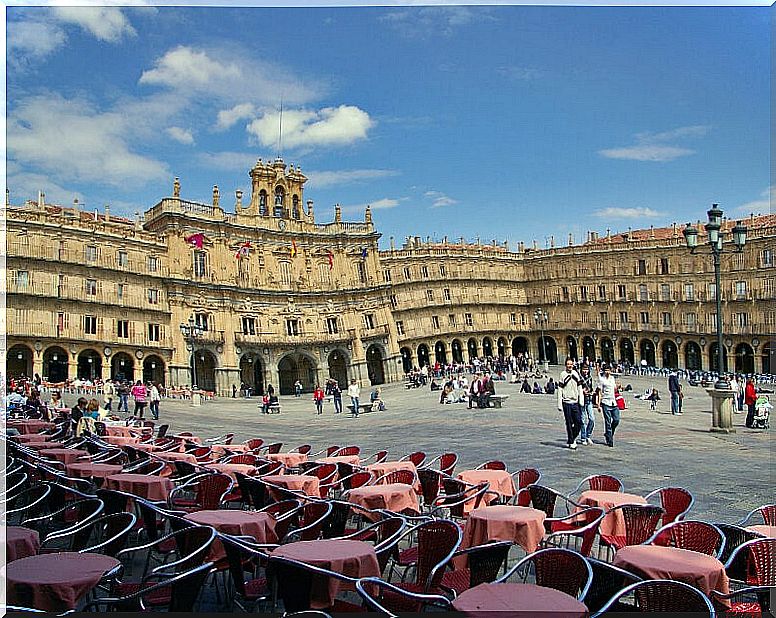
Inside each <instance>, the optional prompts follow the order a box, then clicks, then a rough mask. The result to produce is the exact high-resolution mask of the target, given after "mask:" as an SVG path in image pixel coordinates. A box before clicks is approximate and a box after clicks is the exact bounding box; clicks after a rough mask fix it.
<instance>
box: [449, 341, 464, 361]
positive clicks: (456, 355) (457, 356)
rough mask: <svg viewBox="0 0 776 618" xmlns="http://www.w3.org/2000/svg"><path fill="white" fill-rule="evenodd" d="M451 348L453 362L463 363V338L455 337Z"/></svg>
mask: <svg viewBox="0 0 776 618" xmlns="http://www.w3.org/2000/svg"><path fill="white" fill-rule="evenodd" d="M450 349H451V351H452V356H453V362H454V363H462V362H463V344H462V343H461V340H460V339H453V343H452V344H451V345H450Z"/></svg>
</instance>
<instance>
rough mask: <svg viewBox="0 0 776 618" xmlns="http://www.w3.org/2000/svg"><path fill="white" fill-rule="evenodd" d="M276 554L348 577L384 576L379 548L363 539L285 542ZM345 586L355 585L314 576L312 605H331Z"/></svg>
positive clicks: (315, 606)
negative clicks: (381, 574)
mask: <svg viewBox="0 0 776 618" xmlns="http://www.w3.org/2000/svg"><path fill="white" fill-rule="evenodd" d="M272 555H273V556H281V557H283V558H290V559H292V560H298V561H300V562H305V563H307V564H312V565H313V566H318V567H322V568H324V569H328V570H329V571H334V572H336V573H341V574H342V575H347V576H348V577H354V578H360V577H380V566H379V564H378V562H377V555H376V554H375V549H374V547H373V546H372V545H370V544H369V543H364V542H363V541H350V540H336V539H325V540H321V541H299V542H297V543H289V544H288V545H281V546H280V547H278V548H277V549H275V550H274V551H273V552H272ZM342 589H352V588H349V587H348V586H347V583H346V582H342V581H340V580H338V579H333V578H330V577H318V576H313V585H312V591H311V594H310V606H311V607H312V608H314V609H322V608H326V607H331V606H332V605H334V599H335V597H336V596H337V594H338V592H339V591H340V590H342Z"/></svg>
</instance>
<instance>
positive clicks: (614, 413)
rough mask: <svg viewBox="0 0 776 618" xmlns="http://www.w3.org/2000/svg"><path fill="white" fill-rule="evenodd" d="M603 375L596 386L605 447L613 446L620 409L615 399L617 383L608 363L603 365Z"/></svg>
mask: <svg viewBox="0 0 776 618" xmlns="http://www.w3.org/2000/svg"><path fill="white" fill-rule="evenodd" d="M603 371H604V373H603V375H601V376H599V378H598V385H599V386H600V387H601V410H602V411H603V415H604V425H605V427H606V429H605V430H604V438H605V439H606V445H607V446H614V430H615V429H617V425H619V424H620V408H619V407H617V400H616V398H615V394H614V393H615V389H616V388H617V382H616V381H615V379H614V376H613V375H612V373H611V369H610V367H609V364H608V363H604V365H603Z"/></svg>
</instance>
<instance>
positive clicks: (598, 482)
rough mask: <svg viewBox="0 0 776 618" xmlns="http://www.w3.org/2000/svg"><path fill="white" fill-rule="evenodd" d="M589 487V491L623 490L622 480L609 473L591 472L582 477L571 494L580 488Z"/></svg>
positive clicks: (577, 491)
mask: <svg viewBox="0 0 776 618" xmlns="http://www.w3.org/2000/svg"><path fill="white" fill-rule="evenodd" d="M585 488H586V489H589V490H591V491H625V486H624V485H623V484H622V481H621V480H620V479H618V478H617V477H616V476H612V475H611V474H593V475H591V476H588V477H586V478H584V479H582V480H581V481H580V483H579V485H577V487H576V489H574V491H572V492H571V495H575V494H577V493H579V491H580V490H583V491H584V489H585Z"/></svg>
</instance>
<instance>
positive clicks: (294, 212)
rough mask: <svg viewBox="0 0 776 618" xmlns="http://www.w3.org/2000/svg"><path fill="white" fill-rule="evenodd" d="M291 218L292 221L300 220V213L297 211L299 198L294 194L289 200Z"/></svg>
mask: <svg viewBox="0 0 776 618" xmlns="http://www.w3.org/2000/svg"><path fill="white" fill-rule="evenodd" d="M291 216H292V217H293V218H294V219H301V218H302V214H301V211H300V210H299V196H298V195H296V194H294V196H293V197H292V198H291Z"/></svg>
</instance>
